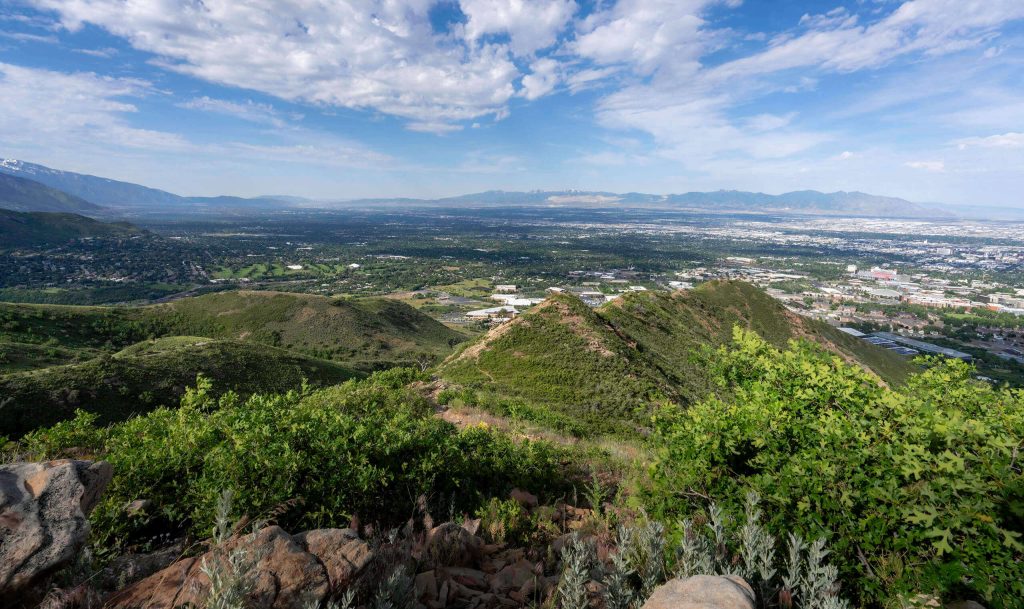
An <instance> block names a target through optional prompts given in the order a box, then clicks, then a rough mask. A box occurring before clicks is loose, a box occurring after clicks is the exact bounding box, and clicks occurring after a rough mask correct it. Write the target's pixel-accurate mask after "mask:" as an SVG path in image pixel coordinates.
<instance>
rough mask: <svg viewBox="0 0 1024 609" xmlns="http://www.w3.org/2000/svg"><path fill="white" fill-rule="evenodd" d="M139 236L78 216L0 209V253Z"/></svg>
mask: <svg viewBox="0 0 1024 609" xmlns="http://www.w3.org/2000/svg"><path fill="white" fill-rule="evenodd" d="M142 232H143V231H142V230H140V229H138V228H136V227H134V226H132V225H131V224H128V223H126V222H116V223H108V222H100V221H98V220H93V219H92V218H86V217H85V216H80V215H78V214H67V213H48V212H29V213H23V212H17V211H10V210H7V209H0V250H3V249H8V248H11V247H26V246H39V245H51V244H58V243H66V242H68V241H71V240H72V239H82V238H86V237H128V236H131V235H136V234H141V233H142Z"/></svg>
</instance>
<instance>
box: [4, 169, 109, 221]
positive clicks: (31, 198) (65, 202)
mask: <svg viewBox="0 0 1024 609" xmlns="http://www.w3.org/2000/svg"><path fill="white" fill-rule="evenodd" d="M0 208H2V209H8V210H15V211H44V212H50V211H53V212H77V213H91V212H92V213H95V212H98V211H100V210H102V209H103V208H102V207H100V206H99V205H95V204H93V203H90V202H88V201H86V200H85V199H82V198H79V197H76V196H74V195H70V194H68V193H66V192H64V191H62V190H57V189H56V188H51V187H49V186H46V185H45V184H40V183H39V182H36V181H34V180H29V179H27V178H20V177H17V176H12V175H8V174H6V173H0Z"/></svg>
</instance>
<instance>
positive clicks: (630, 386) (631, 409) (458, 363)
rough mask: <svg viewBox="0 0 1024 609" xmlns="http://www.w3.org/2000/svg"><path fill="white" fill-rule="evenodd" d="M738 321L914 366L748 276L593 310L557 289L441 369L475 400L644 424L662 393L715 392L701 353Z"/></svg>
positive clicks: (778, 341) (890, 377)
mask: <svg viewBox="0 0 1024 609" xmlns="http://www.w3.org/2000/svg"><path fill="white" fill-rule="evenodd" d="M734 325H739V326H741V327H745V328H749V329H752V330H754V331H756V332H757V333H758V334H759V335H761V336H762V337H764V338H765V339H766V340H767V341H769V343H770V344H773V345H776V346H779V347H784V346H785V345H786V344H787V343H788V341H790V340H793V339H798V338H803V339H808V340H811V341H813V342H815V343H817V344H819V345H821V346H823V347H825V348H826V349H828V350H829V351H832V352H833V353H835V354H836V355H838V356H840V357H842V358H843V359H845V360H847V361H849V362H858V363H860V364H862V365H864V366H865V367H867V368H868V369H870V370H872V371H873V372H874V373H876V374H878V376H879V377H881V378H882V379H884V380H885V381H887V382H890V383H898V382H901V381H902V380H903V379H904V378H905V377H906V374H907V373H908V372H909V371H910V370H911V366H910V364H908V363H907V362H906V361H905V360H903V359H902V358H900V357H899V356H897V355H895V354H893V353H891V352H888V351H885V350H884V349H880V348H877V347H875V346H873V345H869V344H867V343H864V342H863V341H857V340H856V339H854V338H852V337H849V336H847V335H846V334H844V333H842V332H839V331H837V330H835V329H834V328H831V327H829V326H827V325H825V324H820V323H817V322H814V321H811V320H807V319H804V318H802V317H800V316H798V315H795V314H792V313H789V312H788V311H787V310H786V309H785V308H784V307H782V305H780V304H779V303H778V302H777V301H776V300H775V299H773V298H771V297H770V296H768V295H767V294H766V293H764V292H763V291H761V290H759V289H757V288H755V287H753V286H751V285H749V284H745V283H740V282H711V283H708V284H705V285H703V286H701V287H700V288H698V289H696V290H692V291H689V292H675V293H667V292H656V291H647V292H637V293H631V294H626V295H624V296H623V297H621V298H620V299H618V300H615V301H613V302H610V303H608V304H606V305H604V306H602V307H600V308H598V309H594V310H591V309H590V308H589V307H587V306H586V305H584V304H583V303H582V302H581V301H579V300H578V299H576V298H575V297H573V296H569V295H555V296H553V297H551V298H549V299H548V300H547V301H546V302H545V303H543V304H542V305H539V306H538V307H536V308H535V309H533V310H532V311H530V312H529V313H527V314H525V315H523V316H521V317H519V318H518V319H515V320H513V321H511V322H509V323H507V324H505V325H502V326H499V327H498V328H495V329H494V330H492V331H491V332H490V333H488V334H487V335H486V336H484V337H482V338H481V339H480V340H479V341H477V342H476V343H474V344H472V345H469V346H467V347H466V348H464V349H462V350H461V351H459V352H458V353H456V354H454V355H453V356H451V357H450V358H449V359H448V360H446V361H445V362H444V363H443V364H442V365H441V367H440V371H439V372H440V375H441V377H442V378H443V379H444V380H445V381H446V382H448V383H451V384H455V385H458V386H461V387H464V388H468V389H469V390H471V391H472V392H475V395H474V396H472V397H471V398H467V399H473V400H476V401H480V402H482V403H484V404H485V405H488V404H489V405H490V406H491V407H496V408H498V409H499V410H502V411H504V412H509V411H510V410H515V409H516V408H519V409H520V410H524V409H525V410H533V411H537V410H538V409H537V408H536V407H538V406H539V407H541V408H540V410H541V411H552V410H553V411H555V412H557V413H561V414H563V415H565V416H566V417H568V418H570V419H575V420H577V421H584V422H586V423H587V424H588V425H589V426H590V429H591V430H592V431H602V432H607V431H621V430H622V429H624V428H625V429H628V428H630V427H631V426H633V427H635V426H636V425H637V424H643V423H644V422H645V421H646V418H647V416H648V414H649V412H650V408H651V406H652V405H653V404H656V403H657V402H659V401H662V400H671V401H673V402H676V403H680V404H689V403H693V402H694V401H697V400H699V399H703V398H704V397H706V396H707V395H709V394H710V393H712V392H713V391H714V390H715V387H714V386H713V385H712V384H711V383H710V382H709V379H708V375H707V365H708V362H707V360H706V357H704V355H703V354H704V353H705V352H706V350H707V347H715V346H718V345H722V344H725V343H727V342H728V341H729V340H730V339H731V333H732V328H733V326H734ZM515 402H521V404H518V405H516V404H514V403H515ZM510 404H511V405H510ZM541 414H542V417H541V418H544V417H548V413H544V412H542V413H541ZM534 418H537V417H534Z"/></svg>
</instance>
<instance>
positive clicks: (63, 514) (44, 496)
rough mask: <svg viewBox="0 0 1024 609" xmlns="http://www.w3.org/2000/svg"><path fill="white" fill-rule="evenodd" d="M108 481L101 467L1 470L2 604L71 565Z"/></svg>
mask: <svg viewBox="0 0 1024 609" xmlns="http://www.w3.org/2000/svg"><path fill="white" fill-rule="evenodd" d="M112 475H113V469H112V468H111V467H110V464H109V463H106V462H104V461H99V462H96V463H93V462H90V461H72V460H67V459H64V460H59V461H46V462H41V463H13V464H9V465H4V466H0V598H5V599H8V598H10V599H14V598H17V597H18V596H20V595H22V594H24V593H25V592H26V591H28V590H29V589H31V588H32V587H34V586H35V585H36V584H39V583H41V582H42V581H43V580H45V579H46V577H47V576H48V575H51V574H52V573H54V572H55V571H58V570H59V569H62V568H64V567H67V566H68V565H70V564H71V563H72V562H73V561H74V559H75V557H76V556H77V555H78V552H79V551H80V550H81V549H82V547H83V545H84V544H85V540H86V537H87V536H88V534H89V521H88V520H87V516H88V515H89V512H90V511H92V509H93V507H95V506H96V503H97V502H98V501H99V498H100V495H101V494H102V493H103V491H104V489H106V487H107V484H108V483H109V482H110V479H111V476H112Z"/></svg>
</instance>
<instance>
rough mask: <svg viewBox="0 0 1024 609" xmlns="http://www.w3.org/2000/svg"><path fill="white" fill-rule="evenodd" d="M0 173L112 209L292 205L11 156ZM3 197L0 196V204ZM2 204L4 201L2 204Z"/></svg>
mask: <svg viewBox="0 0 1024 609" xmlns="http://www.w3.org/2000/svg"><path fill="white" fill-rule="evenodd" d="M0 174H6V175H9V176H16V177H20V178H25V179H28V180H34V181H35V182H38V183H40V184H43V185H45V186H49V187H50V188H55V189H57V190H60V191H63V192H64V193H67V194H68V195H71V196H73V197H77V198H80V199H84V200H85V202H91V203H93V204H94V205H93V207H97V206H100V207H106V208H110V209H111V210H116V211H145V212H182V211H203V210H207V209H209V210H226V209H263V210H266V209H274V208H278V207H282V206H289V205H293V204H294V202H293V201H292V200H283V199H274V198H269V197H257V198H252V199H246V198H243V197H228V196H222V197H182V196H180V195H176V194H174V193H170V192H167V191H165V190H158V189H156V188H149V187H147V186H140V185H138V184H132V183H131V182H119V181H117V180H111V179H108V178H101V177H97V176H91V175H86V174H82V173H74V172H71V171H61V170H59V169H51V168H49V167H46V166H43V165H37V164H35V163H26V162H25V161H18V160H14V159H3V160H0ZM3 203H5V199H3V198H2V197H0V205H2V204H3ZM3 206H5V207H6V205H3ZM19 211H82V212H84V213H88V212H89V211H92V212H94V213H95V212H99V211H100V210H99V209H93V210H84V209H82V210H55V209H41V208H35V209H32V208H22V209H19Z"/></svg>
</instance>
